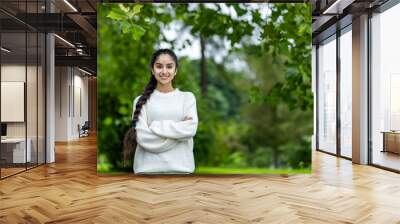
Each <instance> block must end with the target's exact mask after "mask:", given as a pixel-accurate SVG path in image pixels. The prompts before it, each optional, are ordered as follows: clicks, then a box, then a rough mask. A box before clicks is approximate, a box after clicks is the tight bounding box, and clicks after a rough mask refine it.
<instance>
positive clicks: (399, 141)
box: [381, 131, 400, 154]
mask: <svg viewBox="0 0 400 224" xmlns="http://www.w3.org/2000/svg"><path fill="white" fill-rule="evenodd" d="M381 133H383V150H382V152H392V153H397V154H400V131H382V132H381Z"/></svg>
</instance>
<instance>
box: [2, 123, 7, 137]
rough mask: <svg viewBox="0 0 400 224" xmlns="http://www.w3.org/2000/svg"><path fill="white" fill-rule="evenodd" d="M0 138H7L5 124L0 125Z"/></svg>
mask: <svg viewBox="0 0 400 224" xmlns="http://www.w3.org/2000/svg"><path fill="white" fill-rule="evenodd" d="M1 136H7V124H6V123H1Z"/></svg>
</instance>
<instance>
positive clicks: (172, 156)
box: [132, 88, 198, 173]
mask: <svg viewBox="0 0 400 224" xmlns="http://www.w3.org/2000/svg"><path fill="white" fill-rule="evenodd" d="M139 97H140V96H138V97H136V99H135V101H134V103H133V105H134V106H133V112H134V111H135V108H136V103H137V101H138V100H139ZM132 116H133V113H132ZM186 116H188V117H191V118H192V120H186V121H183V119H184V118H185V117H186ZM197 124H198V117H197V108H196V98H195V96H194V95H193V93H191V92H183V91H180V90H179V89H177V88H176V89H175V90H174V91H171V92H168V93H163V92H160V91H158V90H154V92H153V93H152V94H151V95H150V98H149V99H148V100H147V102H146V104H144V105H143V107H142V109H141V111H140V115H139V120H138V122H137V123H136V141H137V143H138V144H137V147H136V152H135V159H134V164H133V170H134V172H135V173H193V171H194V168H195V165H194V158H193V136H194V135H195V134H196V130H197Z"/></svg>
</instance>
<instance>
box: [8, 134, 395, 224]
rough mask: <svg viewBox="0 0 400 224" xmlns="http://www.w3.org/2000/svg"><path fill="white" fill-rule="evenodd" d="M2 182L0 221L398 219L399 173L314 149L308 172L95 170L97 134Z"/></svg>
mask: <svg viewBox="0 0 400 224" xmlns="http://www.w3.org/2000/svg"><path fill="white" fill-rule="evenodd" d="M56 151H57V153H56V158H57V160H56V163H54V164H49V165H45V166H40V167H38V168H35V169H32V170H29V171H27V172H25V173H21V174H19V175H16V176H13V177H10V178H7V179H4V180H2V181H0V223H118V224H120V223H213V224H219V223H223V224H225V223H371V224H377V223H384V224H386V223H400V175H399V174H396V173H392V172H388V171H384V170H380V169H377V168H374V167H370V166H360V165H353V164H352V163H351V162H350V161H348V160H344V159H338V158H336V157H333V156H330V155H327V154H323V153H320V152H313V174H311V175H262V176H257V175H254V176H252V175H230V176H190V177H188V176H185V177H181V176H133V175H98V174H97V173H96V140H95V137H89V138H84V139H82V140H80V141H76V142H70V143H68V144H57V147H56Z"/></svg>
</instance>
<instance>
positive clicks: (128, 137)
mask: <svg viewBox="0 0 400 224" xmlns="http://www.w3.org/2000/svg"><path fill="white" fill-rule="evenodd" d="M162 54H167V55H169V56H171V58H172V59H173V60H174V62H175V69H177V68H178V58H177V57H176V55H175V53H174V52H173V51H172V50H169V49H159V50H157V51H156V52H154V53H153V55H152V57H151V61H150V69H153V66H154V63H155V62H156V60H157V59H158V57H159V56H160V55H162ZM156 86H157V79H156V78H155V77H154V75H153V74H152V73H151V77H150V81H149V82H148V83H147V85H146V87H145V88H144V91H143V94H142V95H141V96H140V97H139V99H138V101H137V103H136V107H135V112H134V113H133V118H132V127H131V128H130V129H129V130H128V131H127V132H126V134H125V137H124V143H123V144H124V147H123V148H124V149H123V157H124V161H125V162H126V161H127V160H130V159H131V158H132V155H133V152H134V150H135V149H136V146H137V141H136V123H137V122H138V120H139V115H140V111H141V109H142V107H143V105H145V104H146V102H147V100H148V99H149V98H150V96H151V94H152V93H153V92H154V89H155V88H156Z"/></svg>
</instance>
